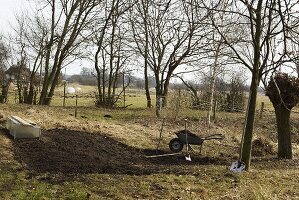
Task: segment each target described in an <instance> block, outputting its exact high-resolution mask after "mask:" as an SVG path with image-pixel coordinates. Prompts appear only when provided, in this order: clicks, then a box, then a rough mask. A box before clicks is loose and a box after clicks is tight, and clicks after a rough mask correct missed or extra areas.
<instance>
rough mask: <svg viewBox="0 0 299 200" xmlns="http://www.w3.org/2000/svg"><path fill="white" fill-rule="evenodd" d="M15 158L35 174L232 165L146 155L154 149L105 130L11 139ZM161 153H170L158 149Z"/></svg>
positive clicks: (49, 132) (171, 170)
mask: <svg viewBox="0 0 299 200" xmlns="http://www.w3.org/2000/svg"><path fill="white" fill-rule="evenodd" d="M12 144H13V154H14V158H15V159H16V160H17V161H18V162H20V163H21V164H22V165H23V167H24V168H26V169H28V170H29V171H30V172H31V173H32V174H35V175H38V174H43V173H50V174H62V175H66V176H67V175H74V174H87V173H108V174H128V175H144V174H151V173H162V172H163V173H176V174H188V173H190V171H191V169H188V166H194V165H199V164H201V165H202V164H203V165H206V164H213V165H229V160H225V159H223V158H208V157H202V156H200V155H193V156H192V162H188V161H186V160H185V157H184V155H183V154H182V155H176V156H167V157H159V158H147V157H146V156H145V155H154V154H156V151H155V150H144V149H143V150H141V149H137V148H134V147H130V146H127V145H125V144H123V143H120V142H118V141H116V140H115V139H113V138H111V137H108V136H106V135H105V134H102V133H87V132H80V131H75V130H67V129H51V130H45V131H42V137H41V139H40V140H38V139H30V140H28V139H19V140H12ZM158 153H159V154H163V153H170V152H166V151H159V152H158Z"/></svg>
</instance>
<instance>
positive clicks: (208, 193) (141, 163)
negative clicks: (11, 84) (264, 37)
mask: <svg viewBox="0 0 299 200" xmlns="http://www.w3.org/2000/svg"><path fill="white" fill-rule="evenodd" d="M75 87H77V86H75ZM80 87H81V88H82V94H81V95H82V96H84V95H87V94H90V93H92V92H93V90H94V89H93V88H91V87H83V86H80ZM62 91H63V90H62V88H59V89H58V91H57V94H56V96H55V98H54V99H53V101H52V105H51V106H50V107H46V106H31V105H19V104H14V103H13V101H10V103H8V104H3V105H0V111H1V113H2V114H3V115H4V118H5V116H9V115H18V116H20V117H23V118H28V119H31V120H33V121H36V122H37V123H38V124H39V125H40V126H41V127H42V137H41V139H40V140H16V141H14V140H12V139H11V138H10V137H9V136H8V134H7V131H6V130H5V129H3V128H2V129H1V134H0V156H1V159H0V174H1V176H0V199H298V198H299V189H298V187H297V185H298V178H299V168H298V164H299V160H298V156H299V151H298V149H299V146H298V142H299V137H298V130H299V125H298V119H299V115H298V114H297V113H293V114H292V117H291V118H292V120H291V121H292V133H293V134H292V136H293V138H292V139H293V151H294V159H293V160H279V159H277V158H276V149H277V143H276V142H277V141H276V130H275V117H274V114H273V112H271V110H273V109H272V107H271V104H270V102H269V100H268V99H267V98H266V97H264V96H260V97H259V104H260V102H262V101H263V102H265V104H266V110H267V112H265V113H264V114H263V117H262V118H261V119H259V118H258V116H257V120H256V124H255V131H254V137H255V139H258V140H257V141H260V143H258V142H257V143H254V145H253V158H252V167H251V170H250V171H249V172H245V173H241V174H238V173H232V172H230V171H229V167H230V165H231V163H232V162H233V161H236V160H237V159H238V152H239V144H240V138H241V134H242V128H243V123H244V113H226V112H218V113H217V120H216V123H215V124H213V125H212V126H210V127H208V126H207V125H206V114H207V113H206V111H200V110H191V109H188V108H186V106H182V107H181V109H179V111H178V115H177V116H176V117H175V116H174V113H175V112H176V111H174V109H173V107H172V106H170V107H169V108H166V109H163V110H162V116H163V117H165V126H164V129H163V134H162V140H161V144H160V148H159V151H158V153H169V152H170V150H169V148H168V142H169V141H170V139H171V138H174V132H175V131H178V130H181V129H184V119H185V118H188V123H187V127H188V129H189V130H190V131H191V132H194V133H196V134H198V135H209V134H214V133H220V134H224V135H225V139H224V140H223V141H206V142H204V144H203V149H202V153H201V154H199V152H198V150H199V149H198V147H196V146H194V149H195V151H196V153H195V154H191V158H192V161H191V162H189V161H186V160H185V158H184V155H183V154H182V155H176V156H169V157H160V158H147V157H146V156H145V155H149V154H150V155H152V154H155V153H156V147H157V142H158V136H159V132H160V128H161V124H162V119H158V118H156V117H155V110H154V108H152V109H147V108H145V97H144V95H143V94H142V92H140V91H137V90H136V91H134V90H131V91H128V96H127V102H126V103H128V104H133V105H132V106H130V107H128V108H126V109H120V108H117V109H104V108H96V107H94V99H93V98H79V100H78V106H79V108H78V116H77V118H75V117H74V105H75V99H74V98H68V99H67V102H66V107H62V98H61V96H62V93H61V92H62ZM120 104H122V102H121V103H120ZM257 108H259V106H257ZM108 114H109V115H111V116H112V118H105V117H104V115H108ZM257 115H258V114H257ZM2 126H3V127H4V126H5V120H2ZM183 153H186V150H185V149H184V150H183Z"/></svg>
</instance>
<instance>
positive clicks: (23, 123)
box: [6, 116, 41, 139]
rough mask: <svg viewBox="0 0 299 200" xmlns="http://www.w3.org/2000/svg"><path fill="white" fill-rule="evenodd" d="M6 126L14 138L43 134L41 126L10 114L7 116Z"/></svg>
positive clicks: (34, 136)
mask: <svg viewBox="0 0 299 200" xmlns="http://www.w3.org/2000/svg"><path fill="white" fill-rule="evenodd" d="M6 128H7V129H8V130H9V134H10V135H11V136H13V137H14V139H18V138H39V137H40V135H41V130H40V127H39V126H37V125H36V123H34V122H32V121H30V120H25V119H22V118H20V117H17V116H10V117H8V118H7V120H6Z"/></svg>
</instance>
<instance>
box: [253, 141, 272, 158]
mask: <svg viewBox="0 0 299 200" xmlns="http://www.w3.org/2000/svg"><path fill="white" fill-rule="evenodd" d="M274 154H275V151H274V147H273V145H272V144H271V143H270V142H269V141H267V140H266V139H264V138H257V139H255V140H254V141H253V142H252V155H253V156H255V157H263V156H266V155H274Z"/></svg>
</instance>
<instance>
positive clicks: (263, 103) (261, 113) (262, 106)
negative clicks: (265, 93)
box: [260, 102, 265, 119]
mask: <svg viewBox="0 0 299 200" xmlns="http://www.w3.org/2000/svg"><path fill="white" fill-rule="evenodd" d="M264 108H265V102H262V103H261V109H260V119H262V117H263V112H264Z"/></svg>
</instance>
